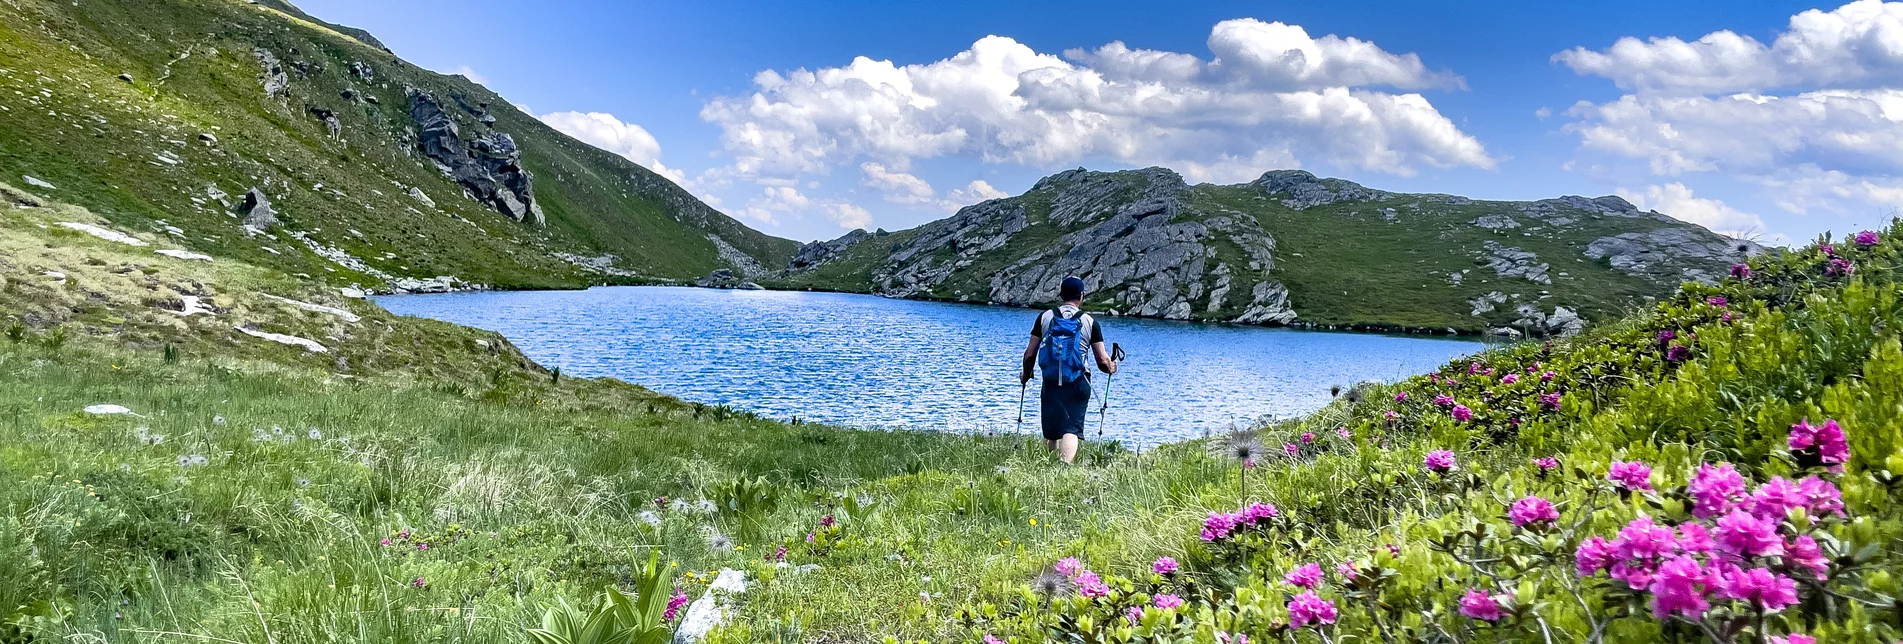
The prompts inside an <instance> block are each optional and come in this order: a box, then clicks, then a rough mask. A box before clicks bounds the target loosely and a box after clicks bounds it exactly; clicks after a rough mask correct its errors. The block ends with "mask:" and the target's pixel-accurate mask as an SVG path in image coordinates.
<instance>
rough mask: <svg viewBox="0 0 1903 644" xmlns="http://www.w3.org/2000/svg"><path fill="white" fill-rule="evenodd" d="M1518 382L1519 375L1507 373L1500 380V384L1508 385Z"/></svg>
mask: <svg viewBox="0 0 1903 644" xmlns="http://www.w3.org/2000/svg"><path fill="white" fill-rule="evenodd" d="M1519 381H1520V374H1517V373H1509V374H1507V375H1505V376H1502V377H1501V378H1500V384H1505V385H1510V384H1513V383H1516V382H1519Z"/></svg>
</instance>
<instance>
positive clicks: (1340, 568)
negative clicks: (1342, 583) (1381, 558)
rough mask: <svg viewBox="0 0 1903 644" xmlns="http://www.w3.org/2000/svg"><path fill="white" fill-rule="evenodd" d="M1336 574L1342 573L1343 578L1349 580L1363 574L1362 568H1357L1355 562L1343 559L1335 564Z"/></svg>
mask: <svg viewBox="0 0 1903 644" xmlns="http://www.w3.org/2000/svg"><path fill="white" fill-rule="evenodd" d="M1335 574H1337V575H1341V578H1342V579H1345V580H1348V581H1354V580H1355V577H1357V576H1359V575H1360V574H1361V570H1360V569H1358V568H1355V562H1352V561H1343V562H1341V563H1338V564H1335Z"/></svg>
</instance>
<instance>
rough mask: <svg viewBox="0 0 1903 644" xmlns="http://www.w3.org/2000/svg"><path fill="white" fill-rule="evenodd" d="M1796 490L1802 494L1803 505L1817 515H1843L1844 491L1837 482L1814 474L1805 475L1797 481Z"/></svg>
mask: <svg viewBox="0 0 1903 644" xmlns="http://www.w3.org/2000/svg"><path fill="white" fill-rule="evenodd" d="M1797 490H1798V492H1800V493H1802V494H1803V495H1804V507H1806V508H1809V509H1810V513H1811V514H1814V515H1817V516H1820V517H1821V516H1827V515H1832V514H1834V515H1837V516H1843V515H1844V493H1843V492H1842V491H1840V490H1838V489H1837V484H1835V483H1831V482H1830V481H1826V480H1824V479H1821V478H1817V477H1815V476H1811V477H1806V478H1805V479H1804V480H1802V481H1798V482H1797Z"/></svg>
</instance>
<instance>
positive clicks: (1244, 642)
mask: <svg viewBox="0 0 1903 644" xmlns="http://www.w3.org/2000/svg"><path fill="white" fill-rule="evenodd" d="M1216 644H1249V636H1248V635H1244V634H1242V633H1236V634H1235V636H1234V637H1231V636H1230V635H1229V634H1228V633H1226V632H1222V631H1217V632H1216Z"/></svg>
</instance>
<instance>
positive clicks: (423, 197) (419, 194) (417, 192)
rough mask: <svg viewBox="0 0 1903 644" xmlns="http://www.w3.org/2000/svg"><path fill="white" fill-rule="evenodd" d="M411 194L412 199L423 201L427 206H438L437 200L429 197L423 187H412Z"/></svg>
mask: <svg viewBox="0 0 1903 644" xmlns="http://www.w3.org/2000/svg"><path fill="white" fill-rule="evenodd" d="M409 195H410V198H411V199H415V200H416V201H417V202H418V203H421V204H423V205H425V206H429V207H431V208H435V207H436V200H435V199H431V198H429V195H428V194H426V193H424V192H423V190H422V189H421V188H415V187H412V188H410V191H409Z"/></svg>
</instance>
